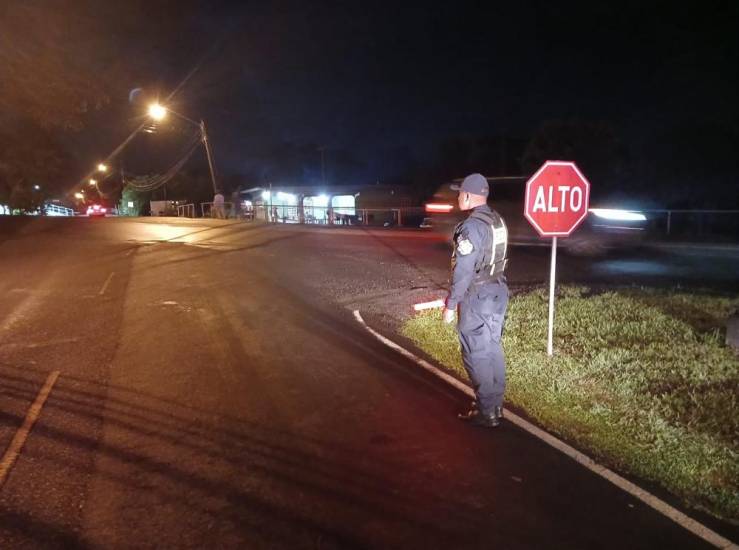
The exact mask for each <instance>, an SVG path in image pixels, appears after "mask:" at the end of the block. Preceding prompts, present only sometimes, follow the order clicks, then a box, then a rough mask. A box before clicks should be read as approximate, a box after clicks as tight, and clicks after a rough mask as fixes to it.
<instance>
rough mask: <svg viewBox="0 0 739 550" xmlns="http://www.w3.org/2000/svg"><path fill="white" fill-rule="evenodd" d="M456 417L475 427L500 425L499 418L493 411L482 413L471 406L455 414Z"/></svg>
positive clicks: (495, 426)
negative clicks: (464, 411)
mask: <svg viewBox="0 0 739 550" xmlns="http://www.w3.org/2000/svg"><path fill="white" fill-rule="evenodd" d="M457 417H458V418H459V419H460V420H463V421H465V422H467V423H469V424H470V425H471V426H475V427H476V428H497V427H498V426H500V420H498V418H497V417H496V416H495V413H490V414H483V413H481V412H480V411H479V410H477V408H472V409H470V410H469V411H467V412H466V413H462V414H459V415H457Z"/></svg>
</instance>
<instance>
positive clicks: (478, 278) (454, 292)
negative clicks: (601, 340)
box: [443, 174, 508, 428]
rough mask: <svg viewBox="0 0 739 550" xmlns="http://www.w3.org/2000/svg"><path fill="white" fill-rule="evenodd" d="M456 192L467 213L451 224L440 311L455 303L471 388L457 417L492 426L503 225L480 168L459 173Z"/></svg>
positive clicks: (498, 366)
mask: <svg viewBox="0 0 739 550" xmlns="http://www.w3.org/2000/svg"><path fill="white" fill-rule="evenodd" d="M452 189H453V190H455V191H459V196H458V198H457V200H458V202H459V208H460V210H462V211H471V213H470V215H469V217H467V219H465V220H464V221H463V222H461V223H459V224H458V225H457V227H456V228H455V230H454V253H453V254H452V285H451V289H450V291H449V296H448V297H447V299H446V307H445V309H444V313H443V317H444V322H445V323H452V322H453V321H454V318H455V313H456V311H457V308H459V320H458V323H457V332H458V334H459V343H460V345H461V347H462V361H463V364H464V368H465V370H466V371H467V374H468V375H469V377H470V380H471V381H472V384H473V388H474V390H475V402H474V403H473V405H472V408H471V409H470V410H469V411H468V412H466V413H464V414H460V415H459V418H460V419H462V420H465V421H467V422H469V423H470V424H471V425H473V426H478V427H484V428H495V427H497V426H499V425H500V421H501V419H502V418H503V392H504V390H505V360H504V358H503V348H502V347H501V343H500V339H501V336H502V333H503V322H504V319H505V313H506V308H507V307H508V286H507V285H506V279H505V275H504V270H505V267H506V261H507V260H506V250H507V245H508V231H507V229H506V225H505V222H504V221H503V218H501V217H500V215H499V214H498V213H497V212H495V211H494V210H491V209H490V207H489V206H488V204H487V199H488V192H489V189H488V182H487V180H486V179H485V177H484V176H481V175H480V174H471V175H469V176H467V177H466V178H464V180H463V181H462V184H461V185H458V186H455V185H453V186H452Z"/></svg>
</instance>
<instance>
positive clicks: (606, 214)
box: [590, 208, 647, 222]
mask: <svg viewBox="0 0 739 550" xmlns="http://www.w3.org/2000/svg"><path fill="white" fill-rule="evenodd" d="M590 213H591V214H593V215H595V216H598V217H599V218H603V219H604V220H613V221H620V222H643V221H646V219H647V217H646V216H645V215H644V214H642V213H641V212H634V211H631V210H616V209H612V208H591V209H590Z"/></svg>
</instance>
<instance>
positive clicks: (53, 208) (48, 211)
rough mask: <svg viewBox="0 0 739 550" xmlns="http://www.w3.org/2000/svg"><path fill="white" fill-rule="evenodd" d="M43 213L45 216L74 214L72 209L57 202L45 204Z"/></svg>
mask: <svg viewBox="0 0 739 550" xmlns="http://www.w3.org/2000/svg"><path fill="white" fill-rule="evenodd" d="M44 214H45V215H47V216H74V210H72V209H71V208H67V207H66V206H60V205H58V204H45V205H44Z"/></svg>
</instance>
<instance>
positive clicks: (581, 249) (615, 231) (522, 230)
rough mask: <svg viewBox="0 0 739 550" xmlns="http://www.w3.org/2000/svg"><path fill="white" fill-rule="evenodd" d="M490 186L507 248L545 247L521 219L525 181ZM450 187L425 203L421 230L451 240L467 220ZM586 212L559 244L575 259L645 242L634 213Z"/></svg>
mask: <svg viewBox="0 0 739 550" xmlns="http://www.w3.org/2000/svg"><path fill="white" fill-rule="evenodd" d="M487 179H488V183H489V185H490V195H489V200H488V203H489V204H490V206H491V208H494V209H495V210H496V211H497V212H498V213H499V214H500V215H501V216H503V219H504V220H505V223H506V226H507V227H508V243H509V244H510V245H514V246H515V245H524V246H536V245H546V244H549V243H550V242H551V239H550V238H544V237H541V236H539V234H538V233H537V232H536V230H535V229H534V228H533V227H532V226H531V224H530V223H529V221H528V220H527V219H526V218H525V217H524V215H523V212H524V200H525V196H526V180H527V179H528V178H526V177H505V178H487ZM450 185H451V184H445V185H443V186H441V187H440V188H439V189H438V190H437V191H436V193H434V195H433V197H432V199H431V200H430V201H429V202H428V203H426V205H425V210H426V216H427V217H426V218H425V219H424V222H423V224H422V226H421V227H426V228H430V229H431V230H433V231H437V232H439V233H441V234H443V235H444V236H445V237H446V238H448V239H450V240H451V238H452V234H453V232H454V227H455V226H456V225H457V224H458V223H459V222H460V221H462V220H463V219H464V218H465V217H466V215H467V214H466V213H465V212H461V211H460V210H459V206H458V204H457V194H458V192H457V191H452V189H450V187H449V186H450ZM592 206H593V202H592V201H591V208H590V209H589V212H588V216H587V217H586V218H585V220H584V221H583V222H582V224H581V225H580V226H579V227H578V228H577V229H576V230H575V232H574V233H573V234H572V235H571V236H570V237H567V238H562V239H560V240H559V241H558V242H559V244H560V245H561V246H562V248H563V249H564V250H565V251H567V252H569V253H571V254H575V255H581V256H597V255H601V254H604V253H606V252H607V251H608V250H612V249H619V248H630V247H634V246H638V245H639V243H640V242H641V241H642V239H643V238H644V234H645V230H646V226H647V218H646V216H645V215H644V214H643V213H641V212H638V211H635V210H621V209H617V208H611V207H609V208H599V207H597V206H596V207H592Z"/></svg>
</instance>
